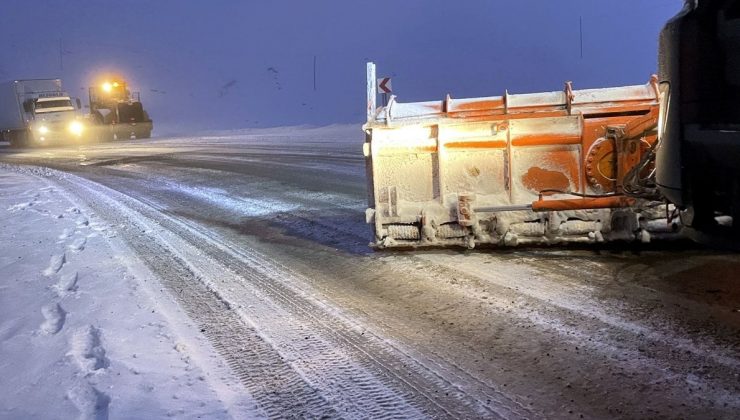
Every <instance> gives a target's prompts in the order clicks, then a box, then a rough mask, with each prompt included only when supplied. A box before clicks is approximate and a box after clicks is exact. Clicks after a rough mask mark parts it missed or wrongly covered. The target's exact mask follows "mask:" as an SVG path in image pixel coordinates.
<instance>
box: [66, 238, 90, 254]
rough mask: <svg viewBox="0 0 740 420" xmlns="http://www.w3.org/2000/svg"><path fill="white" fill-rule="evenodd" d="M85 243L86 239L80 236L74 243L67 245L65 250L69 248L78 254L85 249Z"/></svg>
mask: <svg viewBox="0 0 740 420" xmlns="http://www.w3.org/2000/svg"><path fill="white" fill-rule="evenodd" d="M86 243H87V238H85V237H84V236H81V237H79V238H77V239H75V240H74V241H72V243H71V244H69V245H67V248H69V249H70V250H72V251H75V252H80V251H82V250H83V249H85V244H86Z"/></svg>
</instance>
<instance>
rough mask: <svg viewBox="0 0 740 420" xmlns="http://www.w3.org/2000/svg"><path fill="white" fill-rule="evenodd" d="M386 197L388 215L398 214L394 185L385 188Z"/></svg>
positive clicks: (396, 191)
mask: <svg viewBox="0 0 740 420" xmlns="http://www.w3.org/2000/svg"><path fill="white" fill-rule="evenodd" d="M386 198H387V200H388V217H397V216H398V190H397V189H396V187H395V186H391V187H388V188H386Z"/></svg>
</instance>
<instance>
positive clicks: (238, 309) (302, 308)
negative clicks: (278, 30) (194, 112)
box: [0, 125, 740, 418]
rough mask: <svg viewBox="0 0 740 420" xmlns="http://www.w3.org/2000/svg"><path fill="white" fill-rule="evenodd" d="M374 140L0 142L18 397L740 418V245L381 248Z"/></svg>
mask: <svg viewBox="0 0 740 420" xmlns="http://www.w3.org/2000/svg"><path fill="white" fill-rule="evenodd" d="M362 141H363V133H362V132H361V130H360V129H359V127H358V126H355V125H352V126H330V127H324V128H311V127H286V128H278V129H264V130H242V131H229V132H213V133H209V134H207V135H202V136H193V137H180V138H161V139H154V140H151V141H127V142H118V143H105V144H95V145H83V146H70V147H65V148H44V149H26V150H13V149H9V148H7V147H3V146H0V161H2V162H4V163H2V164H0V165H2V166H0V214H2V218H1V219H0V220H1V223H2V229H1V230H0V238H1V239H2V241H1V242H0V243H2V253H0V375H1V376H2V377H3V381H2V382H1V384H2V385H0V386H1V387H2V393H0V418H29V417H30V418H75V417H80V418H108V417H110V418H165V417H175V418H199V417H200V418H253V417H256V418H261V417H291V416H293V417H298V418H316V417H328V418H336V417H342V418H382V417H396V418H430V417H432V418H438V417H439V418H449V417H452V418H524V417H526V418H574V417H575V418H580V417H581V416H583V417H584V418H604V417H619V418H677V417H680V418H736V415H737V413H738V410H740V376H739V375H740V374H739V373H738V372H740V284H739V283H738V281H737V273H738V270H740V257H739V256H737V255H735V254H728V253H722V252H717V251H711V250H705V249H701V248H698V247H696V246H694V245H691V244H686V243H681V244H660V243H657V244H652V245H651V246H650V247H648V248H645V247H643V248H634V247H625V246H622V247H611V248H600V249H593V248H588V247H586V248H519V249H508V250H493V249H487V250H475V251H466V250H462V249H453V250H424V251H417V252H405V251H389V252H373V251H372V250H371V249H370V248H368V246H367V244H368V242H369V241H370V239H371V237H370V235H371V233H370V232H371V230H370V227H369V226H367V225H366V224H365V223H364V209H365V207H366V205H367V204H366V198H365V173H364V163H363V158H362V151H361V149H362Z"/></svg>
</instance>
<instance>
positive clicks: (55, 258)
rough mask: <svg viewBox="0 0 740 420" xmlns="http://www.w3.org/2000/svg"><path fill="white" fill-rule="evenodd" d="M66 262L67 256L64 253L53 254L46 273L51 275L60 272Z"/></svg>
mask: <svg viewBox="0 0 740 420" xmlns="http://www.w3.org/2000/svg"><path fill="white" fill-rule="evenodd" d="M65 262H67V258H66V256H65V255H64V253H61V254H58V255H52V256H51V259H50V260H49V266H48V267H47V268H46V270H44V275H45V276H51V275H53V274H55V273H57V272H59V270H61V269H62V266H63V265H64V263H65Z"/></svg>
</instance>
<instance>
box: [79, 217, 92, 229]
mask: <svg viewBox="0 0 740 420" xmlns="http://www.w3.org/2000/svg"><path fill="white" fill-rule="evenodd" d="M89 225H90V221H89V220H87V217H85V216H82V217H78V218H77V226H78V227H85V226H89Z"/></svg>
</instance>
